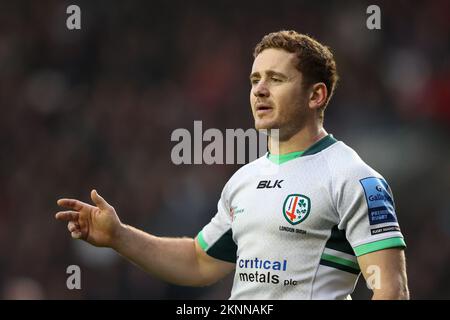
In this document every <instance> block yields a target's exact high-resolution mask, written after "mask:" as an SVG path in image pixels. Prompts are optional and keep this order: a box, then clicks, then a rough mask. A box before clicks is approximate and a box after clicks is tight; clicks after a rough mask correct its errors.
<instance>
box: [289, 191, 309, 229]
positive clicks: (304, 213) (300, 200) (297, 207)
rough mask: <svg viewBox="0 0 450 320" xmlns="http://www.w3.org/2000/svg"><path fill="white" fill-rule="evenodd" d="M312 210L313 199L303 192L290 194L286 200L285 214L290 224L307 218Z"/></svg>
mask: <svg viewBox="0 0 450 320" xmlns="http://www.w3.org/2000/svg"><path fill="white" fill-rule="evenodd" d="M310 210H311V200H310V199H309V198H308V197H307V196H304V195H302V194H290V195H288V196H287V198H286V200H284V204H283V215H284V217H285V218H286V220H287V221H288V222H289V223H290V224H299V223H300V222H302V221H303V220H305V219H306V218H307V217H308V215H309V212H310Z"/></svg>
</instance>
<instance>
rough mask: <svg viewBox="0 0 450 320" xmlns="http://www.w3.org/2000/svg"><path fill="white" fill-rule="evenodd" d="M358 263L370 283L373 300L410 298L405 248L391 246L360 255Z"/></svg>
mask: <svg viewBox="0 0 450 320" xmlns="http://www.w3.org/2000/svg"><path fill="white" fill-rule="evenodd" d="M358 263H359V266H360V268H361V271H362V273H363V275H364V278H365V279H366V281H367V283H368V285H369V286H370V288H371V289H372V290H373V296H372V300H408V299H409V289H408V280H407V275H406V260H405V253H404V250H403V249H401V248H390V249H384V250H380V251H375V252H371V253H368V254H365V255H362V256H359V257H358Z"/></svg>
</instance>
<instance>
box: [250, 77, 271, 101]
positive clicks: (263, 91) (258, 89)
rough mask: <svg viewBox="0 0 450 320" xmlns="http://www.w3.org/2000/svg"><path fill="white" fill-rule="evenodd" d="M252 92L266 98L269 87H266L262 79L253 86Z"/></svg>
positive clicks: (256, 95)
mask: <svg viewBox="0 0 450 320" xmlns="http://www.w3.org/2000/svg"><path fill="white" fill-rule="evenodd" d="M253 94H254V95H255V97H258V98H262V97H265V98H267V97H268V96H269V95H270V91H269V88H267V85H266V83H265V82H264V81H260V82H259V83H258V84H257V85H256V86H255V87H253Z"/></svg>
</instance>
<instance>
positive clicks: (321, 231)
mask: <svg viewBox="0 0 450 320" xmlns="http://www.w3.org/2000/svg"><path fill="white" fill-rule="evenodd" d="M273 157H275V156H273V155H269V154H266V155H265V156H263V157H261V158H259V159H257V160H255V161H253V162H251V163H249V164H247V165H245V166H243V167H242V168H240V169H239V170H238V171H237V172H236V173H235V174H234V175H233V176H232V177H231V178H230V180H229V181H228V182H227V183H226V185H225V187H224V189H223V191H222V195H221V198H220V200H219V203H218V211H217V214H216V215H215V216H214V217H213V219H212V220H211V222H210V223H209V224H207V225H206V226H205V227H204V228H203V229H202V230H201V231H200V232H199V234H198V236H197V241H198V242H199V244H200V245H201V247H202V248H203V250H205V252H206V253H207V254H208V255H210V256H212V257H214V258H216V259H221V260H224V261H229V262H233V263H236V270H235V276H234V282H233V289H232V292H231V297H230V299H349V298H350V294H351V293H352V292H353V290H354V288H355V285H356V282H357V280H358V277H359V275H360V269H359V266H358V262H357V259H356V257H357V256H361V255H364V254H367V253H370V252H374V251H377V250H382V249H386V248H393V247H405V242H404V239H403V235H402V233H401V231H400V228H399V224H398V221H397V217H396V213H395V206H394V200H393V196H392V192H391V190H390V188H389V186H388V184H387V182H386V180H385V179H383V177H382V176H381V175H380V174H379V173H377V172H376V171H375V170H373V169H372V168H370V167H369V166H368V165H367V164H366V163H364V162H363V161H362V160H361V158H360V157H359V156H358V155H357V153H356V152H355V151H354V150H353V149H351V148H350V147H348V146H347V145H346V144H344V143H343V142H342V141H337V140H336V139H335V138H334V137H333V136H332V135H328V136H326V137H324V138H322V139H321V140H320V141H318V142H317V143H315V144H314V145H312V146H311V147H310V148H308V149H307V150H305V151H304V152H303V153H301V152H297V153H293V154H289V155H285V156H283V155H282V156H279V157H278V159H277V160H278V161H274V159H273Z"/></svg>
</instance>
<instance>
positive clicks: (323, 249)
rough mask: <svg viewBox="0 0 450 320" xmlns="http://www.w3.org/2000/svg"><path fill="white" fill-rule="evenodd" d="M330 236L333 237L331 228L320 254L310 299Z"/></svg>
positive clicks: (310, 297) (310, 296) (310, 298)
mask: <svg viewBox="0 0 450 320" xmlns="http://www.w3.org/2000/svg"><path fill="white" fill-rule="evenodd" d="M330 238H331V230H330V235H329V236H328V238H327V240H326V241H325V243H324V245H323V247H322V251H321V253H320V256H319V261H317V267H316V271H315V272H314V277H313V280H312V282H311V293H310V295H309V300H312V297H313V292H314V283H315V282H316V278H317V273H318V272H319V268H320V260H321V259H322V255H323V253H324V251H325V248H326V245H327V242H328V240H330Z"/></svg>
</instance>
